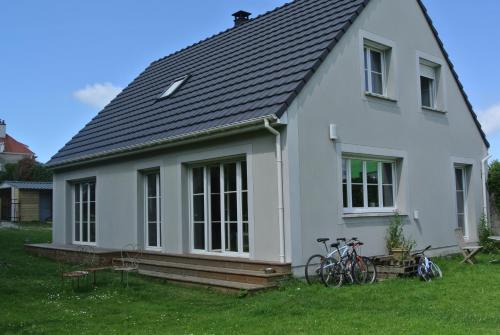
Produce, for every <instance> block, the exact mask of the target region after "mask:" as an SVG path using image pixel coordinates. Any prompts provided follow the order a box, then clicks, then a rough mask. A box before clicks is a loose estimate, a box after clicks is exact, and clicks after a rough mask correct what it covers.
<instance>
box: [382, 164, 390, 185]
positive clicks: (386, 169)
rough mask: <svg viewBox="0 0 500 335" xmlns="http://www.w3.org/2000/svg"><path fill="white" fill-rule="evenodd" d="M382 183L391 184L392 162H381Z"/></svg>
mask: <svg viewBox="0 0 500 335" xmlns="http://www.w3.org/2000/svg"><path fill="white" fill-rule="evenodd" d="M382 183H383V184H392V163H382Z"/></svg>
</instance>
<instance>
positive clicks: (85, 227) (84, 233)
mask: <svg viewBox="0 0 500 335" xmlns="http://www.w3.org/2000/svg"><path fill="white" fill-rule="evenodd" d="M82 217H83V219H82V220H83V221H82V242H88V241H89V232H88V203H87V202H84V203H83V205H82Z"/></svg>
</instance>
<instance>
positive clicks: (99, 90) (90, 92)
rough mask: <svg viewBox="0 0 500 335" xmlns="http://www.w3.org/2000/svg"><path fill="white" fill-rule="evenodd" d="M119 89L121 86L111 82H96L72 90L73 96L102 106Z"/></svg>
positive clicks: (95, 105)
mask: <svg viewBox="0 0 500 335" xmlns="http://www.w3.org/2000/svg"><path fill="white" fill-rule="evenodd" d="M121 91H122V88H121V87H117V86H114V85H113V84H111V83H103V84H101V83H96V84H93V85H87V86H85V87H84V88H82V89H79V90H77V91H75V92H73V96H74V97H75V98H76V99H78V100H79V101H81V102H83V103H85V104H87V105H90V106H93V107H97V108H103V107H104V106H106V105H107V104H108V103H109V102H110V101H111V100H112V99H113V98H114V97H116V96H117V95H118V93H120V92H121Z"/></svg>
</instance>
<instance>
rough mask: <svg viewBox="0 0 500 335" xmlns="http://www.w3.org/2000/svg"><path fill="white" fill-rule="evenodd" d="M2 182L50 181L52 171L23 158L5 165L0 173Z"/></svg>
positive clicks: (34, 161) (30, 159) (33, 160)
mask: <svg viewBox="0 0 500 335" xmlns="http://www.w3.org/2000/svg"><path fill="white" fill-rule="evenodd" d="M4 180H22V181H52V171H51V170H50V169H48V168H47V167H46V166H45V165H44V164H42V163H40V162H37V161H36V160H35V159H32V158H23V159H21V160H20V161H19V162H17V163H8V164H5V169H4V171H0V181H4Z"/></svg>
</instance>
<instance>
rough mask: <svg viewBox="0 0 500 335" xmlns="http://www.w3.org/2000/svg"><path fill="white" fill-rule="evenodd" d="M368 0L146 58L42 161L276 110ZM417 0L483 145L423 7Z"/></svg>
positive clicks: (313, 6) (316, 8)
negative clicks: (115, 92)
mask: <svg viewBox="0 0 500 335" xmlns="http://www.w3.org/2000/svg"><path fill="white" fill-rule="evenodd" d="M368 1H369V0H296V1H294V2H292V3H290V4H286V5H284V6H282V7H279V8H276V9H275V10H272V11H270V12H268V13H265V14H263V15H260V16H258V17H256V18H255V19H253V20H251V21H250V22H248V23H245V24H243V25H240V26H238V27H234V28H231V29H228V30H226V31H224V32H222V33H220V34H217V35H215V36H212V37H210V38H208V39H206V40H203V41H201V42H199V43H196V44H194V45H192V46H190V47H187V48H185V49H182V50H180V51H178V52H176V53H174V54H172V55H170V56H167V57H165V58H162V59H160V60H158V61H155V62H153V63H151V65H150V66H149V67H148V68H147V69H146V70H145V71H144V72H143V73H141V74H140V75H139V77H137V78H136V79H135V80H134V81H133V82H132V83H131V84H130V85H129V86H127V87H126V88H125V89H124V90H123V92H121V93H120V94H119V95H118V96H117V97H116V98H115V99H114V100H113V101H111V103H110V104H109V105H107V106H106V107H105V108H104V109H103V110H102V111H101V112H100V113H99V114H98V115H97V116H96V117H95V118H94V119H92V120H91V121H90V122H89V123H88V124H87V125H86V126H85V127H84V128H83V129H82V130H81V131H80V132H79V133H78V134H77V135H76V136H74V137H73V138H72V139H71V140H70V141H69V142H68V143H67V144H66V145H65V146H64V147H63V148H62V149H61V150H60V151H59V152H58V153H57V154H56V155H54V156H53V157H52V159H51V160H50V161H49V163H48V165H52V166H54V165H59V164H64V163H69V162H72V161H78V160H82V159H85V158H90V157H95V156H100V155H105V154H109V153H114V152H121V151H126V150H131V149H134V148H139V147H141V146H146V145H151V144H158V143H161V142H162V141H167V140H169V139H172V138H178V137H181V136H183V135H186V134H191V133H196V132H202V131H207V130H209V129H216V128H218V127H223V126H230V125H235V124H239V123H242V122H245V121H250V120H255V119H259V118H263V117H268V116H277V117H280V116H281V115H282V114H283V113H284V111H285V110H286V108H287V107H288V105H289V104H290V103H291V101H292V100H293V99H294V98H295V96H296V95H297V94H298V93H299V92H300V90H301V88H302V87H303V86H304V85H305V83H306V82H307V81H308V80H309V78H310V77H311V76H312V75H313V73H314V71H315V70H316V69H317V68H318V67H319V65H320V64H321V62H322V61H323V60H324V59H325V57H326V56H327V55H328V53H329V52H330V51H331V50H332V48H333V47H334V46H335V44H336V43H337V41H338V40H339V39H340V38H341V36H342V35H343V34H344V33H345V31H346V30H347V29H348V28H349V26H350V25H351V23H352V22H353V21H354V19H355V18H356V17H357V16H358V15H359V14H360V13H361V11H362V10H363V8H364V7H365V6H366V4H367V3H368ZM417 1H418V2H419V4H420V6H421V7H422V9H423V12H424V14H425V16H426V18H427V20H428V22H429V24H430V25H431V27H432V29H433V32H434V34H435V36H436V39H437V40H438V43H439V44H440V46H441V48H442V51H443V54H444V55H445V57H446V59H447V61H448V63H449V65H450V67H451V69H452V73H453V74H454V76H455V79H456V80H457V82H458V83H459V87H460V89H461V92H462V95H463V97H464V99H465V101H466V103H467V105H468V107H469V110H470V112H471V114H472V116H473V118H474V121H475V122H476V125H477V127H478V129H479V131H480V133H481V136H482V137H483V139H484V141H485V143H486V145H487V146H489V144H488V142H487V140H486V136H485V135H484V132H483V131H482V130H481V126H480V124H479V122H478V121H477V117H476V115H475V113H474V111H473V109H472V106H471V104H470V103H469V101H468V99H467V95H466V94H465V92H464V90H463V87H462V85H461V84H460V81H459V80H458V76H457V75H456V73H455V71H454V69H453V65H452V64H451V62H450V60H449V58H448V55H447V53H446V51H445V50H444V48H443V45H442V42H441V41H440V39H439V37H438V35H437V32H436V30H435V29H434V27H433V26H432V22H431V20H430V18H429V16H428V15H427V12H426V10H425V7H424V6H423V4H422V3H421V1H420V0H417ZM185 75H189V78H188V80H187V81H186V82H185V83H184V84H183V85H182V87H181V88H180V89H179V90H177V91H176V92H174V94H173V95H171V96H170V97H168V98H166V99H162V100H159V99H158V97H159V96H160V94H162V93H163V92H164V91H165V89H166V88H167V87H168V86H169V85H170V84H171V83H172V82H173V81H175V80H176V79H179V78H180V77H182V76H185Z"/></svg>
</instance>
